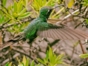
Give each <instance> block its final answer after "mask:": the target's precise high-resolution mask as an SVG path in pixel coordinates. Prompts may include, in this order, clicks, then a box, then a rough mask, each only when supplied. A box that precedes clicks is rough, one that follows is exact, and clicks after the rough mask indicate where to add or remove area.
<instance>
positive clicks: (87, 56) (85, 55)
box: [79, 53, 88, 58]
mask: <svg viewBox="0 0 88 66" xmlns="http://www.w3.org/2000/svg"><path fill="white" fill-rule="evenodd" d="M79 57H81V58H88V53H87V54H81V55H79Z"/></svg>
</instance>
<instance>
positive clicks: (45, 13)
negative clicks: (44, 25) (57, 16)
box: [39, 7, 53, 19]
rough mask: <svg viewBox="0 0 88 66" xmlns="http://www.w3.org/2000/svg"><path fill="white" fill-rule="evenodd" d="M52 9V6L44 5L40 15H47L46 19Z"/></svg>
mask: <svg viewBox="0 0 88 66" xmlns="http://www.w3.org/2000/svg"><path fill="white" fill-rule="evenodd" d="M52 10H53V8H51V7H42V8H41V10H40V15H39V17H45V18H46V19H48V18H49V16H50V13H51V12H52Z"/></svg>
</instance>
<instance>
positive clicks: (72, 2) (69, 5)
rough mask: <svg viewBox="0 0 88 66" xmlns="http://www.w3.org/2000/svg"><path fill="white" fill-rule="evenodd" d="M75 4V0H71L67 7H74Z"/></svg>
mask: <svg viewBox="0 0 88 66" xmlns="http://www.w3.org/2000/svg"><path fill="white" fill-rule="evenodd" d="M73 5H74V0H69V2H68V4H67V7H68V8H72V6H73Z"/></svg>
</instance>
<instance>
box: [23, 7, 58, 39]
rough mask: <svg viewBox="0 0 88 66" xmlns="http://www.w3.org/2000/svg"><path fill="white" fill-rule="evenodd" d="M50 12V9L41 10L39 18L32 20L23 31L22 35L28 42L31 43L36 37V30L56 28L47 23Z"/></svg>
mask: <svg viewBox="0 0 88 66" xmlns="http://www.w3.org/2000/svg"><path fill="white" fill-rule="evenodd" d="M51 11H52V8H50V7H43V8H41V10H40V14H39V17H37V18H36V19H34V20H33V21H32V22H31V23H30V24H29V25H28V26H27V27H26V28H25V30H24V35H25V37H26V38H28V39H29V40H30V41H33V40H34V39H35V38H36V37H37V31H38V30H44V29H49V28H54V27H55V28H56V27H57V26H54V25H52V24H49V23H47V19H48V18H49V15H50V13H51Z"/></svg>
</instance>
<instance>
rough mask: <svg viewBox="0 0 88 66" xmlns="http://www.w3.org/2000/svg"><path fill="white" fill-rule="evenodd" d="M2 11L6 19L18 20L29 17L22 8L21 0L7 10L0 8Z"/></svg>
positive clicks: (28, 13)
mask: <svg viewBox="0 0 88 66" xmlns="http://www.w3.org/2000/svg"><path fill="white" fill-rule="evenodd" d="M2 11H3V13H4V14H5V15H6V17H7V18H8V19H11V20H18V21H19V19H23V18H26V17H28V16H29V15H30V12H27V10H26V8H24V2H23V1H22V0H19V1H18V2H17V1H14V3H13V5H10V6H8V8H6V7H4V6H2Z"/></svg>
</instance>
